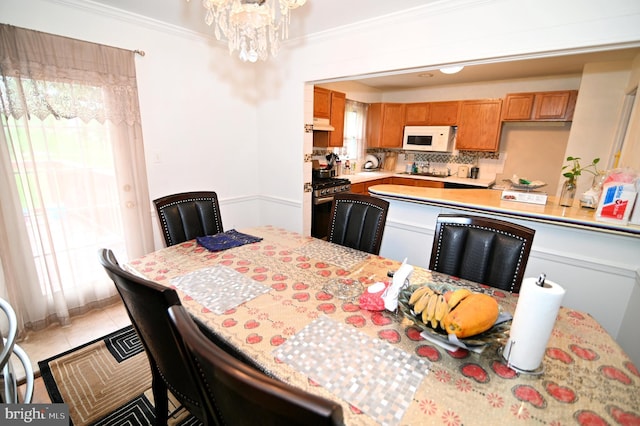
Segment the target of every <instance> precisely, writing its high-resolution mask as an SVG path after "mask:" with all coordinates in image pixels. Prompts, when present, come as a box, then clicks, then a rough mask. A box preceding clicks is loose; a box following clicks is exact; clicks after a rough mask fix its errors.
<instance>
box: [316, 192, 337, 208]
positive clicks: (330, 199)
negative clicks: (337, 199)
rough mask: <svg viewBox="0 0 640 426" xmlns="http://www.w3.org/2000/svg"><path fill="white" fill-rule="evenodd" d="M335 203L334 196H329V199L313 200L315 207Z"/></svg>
mask: <svg viewBox="0 0 640 426" xmlns="http://www.w3.org/2000/svg"><path fill="white" fill-rule="evenodd" d="M331 202H333V195H331V196H329V197H319V198H314V199H313V205H314V206H319V205H320V204H326V203H331Z"/></svg>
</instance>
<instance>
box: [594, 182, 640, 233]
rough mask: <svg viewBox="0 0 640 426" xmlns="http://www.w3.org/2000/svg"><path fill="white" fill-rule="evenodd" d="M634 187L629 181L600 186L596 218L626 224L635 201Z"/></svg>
mask: <svg viewBox="0 0 640 426" xmlns="http://www.w3.org/2000/svg"><path fill="white" fill-rule="evenodd" d="M636 195H637V192H636V188H635V186H634V185H633V184H630V183H616V182H612V183H609V184H606V185H605V186H604V188H602V194H601V195H600V202H599V203H598V209H597V210H596V220H598V221H601V222H612V223H620V224H622V225H626V224H628V223H629V216H630V215H631V211H632V210H633V205H634V203H635V201H636Z"/></svg>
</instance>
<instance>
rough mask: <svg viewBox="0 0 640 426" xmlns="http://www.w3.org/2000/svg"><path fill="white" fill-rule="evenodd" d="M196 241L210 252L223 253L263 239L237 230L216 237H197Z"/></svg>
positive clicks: (221, 233)
mask: <svg viewBox="0 0 640 426" xmlns="http://www.w3.org/2000/svg"><path fill="white" fill-rule="evenodd" d="M196 240H197V241H198V244H200V245H201V246H203V247H204V248H206V249H207V250H209V251H222V250H227V249H230V248H233V247H240V246H243V245H245V244H251V243H257V242H258V241H262V237H254V236H253V235H249V234H243V233H242V232H238V231H236V230H235V229H230V230H228V231H225V232H220V233H219V234H215V235H207V236H204V237H196Z"/></svg>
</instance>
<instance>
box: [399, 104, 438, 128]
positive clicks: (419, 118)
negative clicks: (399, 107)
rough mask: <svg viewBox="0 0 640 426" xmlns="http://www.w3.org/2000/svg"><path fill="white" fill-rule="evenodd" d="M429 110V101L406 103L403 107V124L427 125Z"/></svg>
mask: <svg viewBox="0 0 640 426" xmlns="http://www.w3.org/2000/svg"><path fill="white" fill-rule="evenodd" d="M430 111H431V104H430V103H429V102H416V103H412V104H406V105H405V107H404V125H405V126H427V125H428V124H427V123H428V122H429V112H430Z"/></svg>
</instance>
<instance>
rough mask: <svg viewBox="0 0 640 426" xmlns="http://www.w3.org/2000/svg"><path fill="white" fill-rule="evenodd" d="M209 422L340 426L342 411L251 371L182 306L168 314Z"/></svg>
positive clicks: (327, 402)
mask: <svg viewBox="0 0 640 426" xmlns="http://www.w3.org/2000/svg"><path fill="white" fill-rule="evenodd" d="M168 311H169V317H170V318H171V321H172V324H173V326H174V327H175V330H176V331H175V332H176V334H178V335H179V336H180V337H181V339H182V340H183V341H184V343H185V345H186V347H187V350H188V351H189V354H190V360H191V362H192V364H191V365H192V373H193V374H194V375H195V376H196V377H197V378H198V382H199V384H200V388H201V391H202V392H203V393H204V394H205V395H206V397H207V398H206V399H207V408H208V409H209V410H210V417H214V416H215V417H216V418H217V419H218V421H219V424H225V425H254V424H255V425H263V426H268V425H273V426H276V425H300V426H303V425H304V426H306V425H342V424H343V412H342V406H341V405H340V404H338V403H336V402H334V401H330V400H328V399H325V398H322V397H319V396H316V395H313V394H310V393H307V392H305V391H303V390H301V389H297V388H295V387H293V386H290V385H288V384H286V383H284V382H280V381H277V380H275V379H272V378H270V377H268V376H266V375H264V374H262V373H259V372H257V371H256V370H254V369H252V368H249V367H247V366H246V365H245V364H243V363H242V362H240V361H238V360H236V359H235V358H233V357H232V356H230V355H229V354H227V353H226V352H224V351H222V350H221V349H220V348H219V347H218V346H216V345H215V344H213V343H212V342H211V341H210V340H208V339H207V338H206V336H205V335H204V334H203V333H202V331H201V330H200V329H199V328H198V327H197V325H196V324H195V322H194V321H193V319H192V318H191V316H190V315H189V313H188V312H187V311H186V309H184V307H183V306H180V305H175V306H171V307H170V308H169V309H168Z"/></svg>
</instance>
